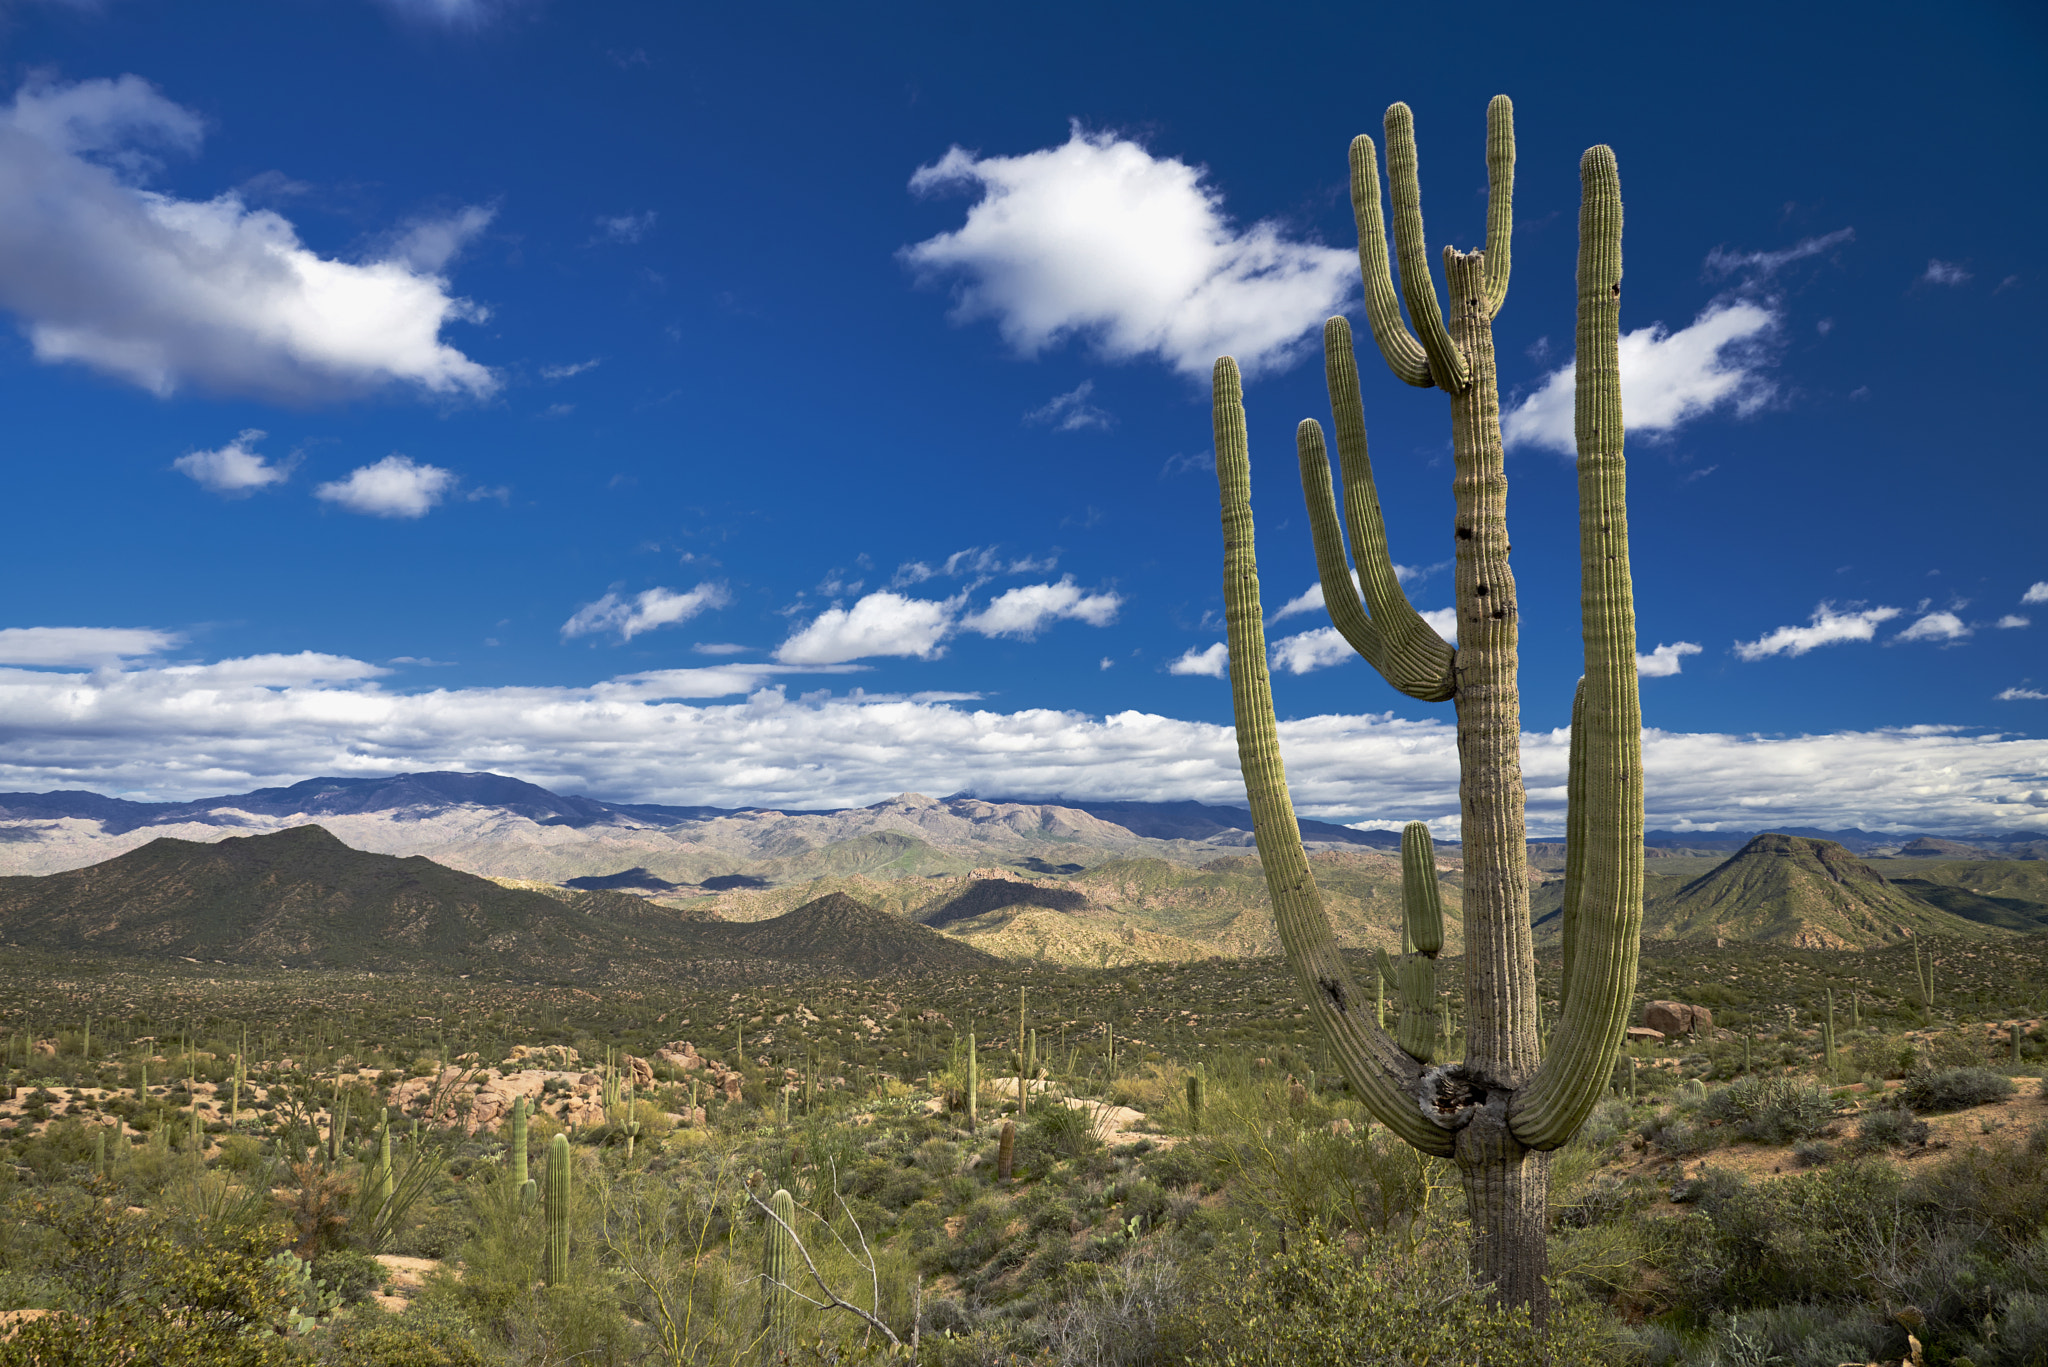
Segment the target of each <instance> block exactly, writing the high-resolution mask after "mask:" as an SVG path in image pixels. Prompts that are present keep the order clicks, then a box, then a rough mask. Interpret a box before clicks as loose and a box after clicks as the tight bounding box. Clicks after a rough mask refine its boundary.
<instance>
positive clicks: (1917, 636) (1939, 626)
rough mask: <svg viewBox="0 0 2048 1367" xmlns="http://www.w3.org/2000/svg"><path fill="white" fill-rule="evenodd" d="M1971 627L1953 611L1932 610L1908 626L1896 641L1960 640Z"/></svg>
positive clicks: (1893, 638)
mask: <svg viewBox="0 0 2048 1367" xmlns="http://www.w3.org/2000/svg"><path fill="white" fill-rule="evenodd" d="M1969 634H1970V628H1969V627H1968V626H1967V625H1965V624H1964V622H1963V619H1962V618H1960V617H1958V616H1956V615H1955V614H1954V613H1953V612H1930V613H1928V614H1926V615H1925V616H1924V617H1921V618H1920V619H1919V620H1918V621H1916V622H1914V623H1913V625H1911V626H1909V627H1907V628H1906V629H1905V630H1904V631H1902V632H1900V633H1899V634H1898V635H1896V636H1894V637H1892V640H1894V641H1960V640H1962V639H1963V638H1964V637H1965V636H1968V635H1969Z"/></svg>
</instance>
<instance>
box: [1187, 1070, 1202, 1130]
mask: <svg viewBox="0 0 2048 1367" xmlns="http://www.w3.org/2000/svg"><path fill="white" fill-rule="evenodd" d="M1188 1128H1189V1129H1190V1130H1193V1131H1194V1132H1195V1133H1196V1134H1200V1133H1201V1132H1202V1075H1201V1074H1200V1073H1189V1074H1188Z"/></svg>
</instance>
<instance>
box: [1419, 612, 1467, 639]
mask: <svg viewBox="0 0 2048 1367" xmlns="http://www.w3.org/2000/svg"><path fill="white" fill-rule="evenodd" d="M1418 615H1419V616H1420V617H1421V618H1422V620H1423V621H1425V622H1427V623H1429V624H1430V626H1432V627H1434V628H1435V629H1436V634H1437V635H1439V636H1441V637H1443V638H1444V639H1445V640H1446V641H1449V642H1451V643H1452V644H1453V645H1455V644H1456V643H1457V640H1458V610H1457V609H1456V608H1432V609H1430V610H1429V611H1428V612H1424V613H1420V614H1418Z"/></svg>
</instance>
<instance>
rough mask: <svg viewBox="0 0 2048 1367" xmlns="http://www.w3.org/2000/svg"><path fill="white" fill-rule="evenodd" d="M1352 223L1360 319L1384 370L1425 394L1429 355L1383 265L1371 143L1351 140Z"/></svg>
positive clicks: (1383, 228) (1382, 222)
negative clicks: (1361, 294)
mask: <svg viewBox="0 0 2048 1367" xmlns="http://www.w3.org/2000/svg"><path fill="white" fill-rule="evenodd" d="M1351 220H1352V222H1354V223H1356V224H1357V225H1358V274H1359V278H1360V279H1361V280H1363V281H1364V283H1365V318H1366V321H1367V322H1368V323H1370V324H1371V325H1372V339H1373V341H1374V342H1375V343H1377V344H1378V346H1379V349H1380V357H1381V359H1383V360H1384V361H1386V363H1387V368H1388V369H1389V370H1391V371H1393V372H1394V375H1395V377H1396V378H1397V379H1399V380H1400V381H1401V382H1402V383H1404V384H1412V385H1414V386H1415V387H1416V388H1417V389H1428V388H1430V387H1431V386H1433V385H1434V384H1435V383H1436V381H1435V380H1434V379H1433V378H1431V376H1430V373H1429V353H1428V352H1426V351H1424V350H1423V349H1422V343H1420V342H1418V341H1416V340H1415V335H1414V334H1413V333H1411V332H1409V331H1408V324H1407V323H1405V322H1403V321H1402V319H1401V300H1400V296H1398V295H1396V294H1395V293H1394V275H1393V272H1392V270H1391V269H1389V267H1388V265H1387V223H1386V217H1385V215H1384V214H1383V213H1382V212H1381V211H1380V160H1379V153H1378V150H1377V149H1376V148H1374V146H1373V143H1372V139H1371V138H1370V137H1368V136H1367V135H1365V134H1364V133H1360V134H1359V135H1358V136H1357V137H1355V138H1353V139H1352V140H1351Z"/></svg>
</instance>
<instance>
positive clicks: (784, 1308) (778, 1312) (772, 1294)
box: [761, 1187, 796, 1362]
mask: <svg viewBox="0 0 2048 1367" xmlns="http://www.w3.org/2000/svg"><path fill="white" fill-rule="evenodd" d="M768 1209H769V1212H770V1213H771V1214H772V1215H773V1216H774V1217H775V1218H773V1219H771V1220H769V1221H767V1222H766V1223H765V1227H764V1228H763V1229H762V1231H761V1236H762V1237H761V1360H762V1361H763V1362H773V1361H775V1359H776V1357H777V1356H778V1355H779V1354H780V1353H781V1352H782V1350H783V1349H784V1348H785V1347H787V1346H788V1343H789V1336H790V1330H791V1329H792V1328H793V1321H794V1320H795V1318H796V1292H795V1291H794V1290H792V1289H791V1288H790V1285H789V1282H790V1278H791V1277H792V1276H794V1275H795V1273H796V1233H795V1230H796V1198H795V1197H793V1196H791V1195H790V1194H789V1193H788V1192H787V1191H784V1190H783V1189H781V1188H780V1187H778V1188H776V1191H775V1194H774V1195H773V1196H771V1197H769V1198H768Z"/></svg>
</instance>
